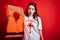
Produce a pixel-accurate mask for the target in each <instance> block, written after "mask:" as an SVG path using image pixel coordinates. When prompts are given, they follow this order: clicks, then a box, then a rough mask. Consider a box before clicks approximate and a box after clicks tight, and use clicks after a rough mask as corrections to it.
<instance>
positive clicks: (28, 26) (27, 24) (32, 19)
mask: <svg viewBox="0 0 60 40" xmlns="http://www.w3.org/2000/svg"><path fill="white" fill-rule="evenodd" d="M40 36H41V39H42V40H44V39H43V35H42V24H41V18H40V17H39V16H38V13H37V8H36V4H35V3H32V2H30V3H29V4H28V8H27V10H26V12H25V20H24V40H40Z"/></svg>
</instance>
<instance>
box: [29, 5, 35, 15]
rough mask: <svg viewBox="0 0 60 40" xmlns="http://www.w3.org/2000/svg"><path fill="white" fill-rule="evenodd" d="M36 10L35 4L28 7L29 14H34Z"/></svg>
mask: <svg viewBox="0 0 60 40" xmlns="http://www.w3.org/2000/svg"><path fill="white" fill-rule="evenodd" d="M34 12H35V7H34V6H33V5H29V7H28V15H29V16H33V14H34Z"/></svg>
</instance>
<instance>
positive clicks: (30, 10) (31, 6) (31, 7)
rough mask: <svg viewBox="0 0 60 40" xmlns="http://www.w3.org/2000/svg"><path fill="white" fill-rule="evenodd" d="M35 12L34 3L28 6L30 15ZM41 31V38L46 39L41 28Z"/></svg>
mask: <svg viewBox="0 0 60 40" xmlns="http://www.w3.org/2000/svg"><path fill="white" fill-rule="evenodd" d="M34 12H35V7H34V6H33V5H30V6H29V7H28V15H29V16H33V14H34ZM39 33H40V36H41V39H42V40H44V39H43V34H42V30H39Z"/></svg>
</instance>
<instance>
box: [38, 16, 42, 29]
mask: <svg viewBox="0 0 60 40" xmlns="http://www.w3.org/2000/svg"><path fill="white" fill-rule="evenodd" d="M38 22H39V24H38V30H42V21H41V18H40V17H38Z"/></svg>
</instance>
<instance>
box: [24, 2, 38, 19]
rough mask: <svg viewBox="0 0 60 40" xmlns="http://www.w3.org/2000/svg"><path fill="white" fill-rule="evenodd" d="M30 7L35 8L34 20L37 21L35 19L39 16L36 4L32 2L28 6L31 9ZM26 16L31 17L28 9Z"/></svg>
mask: <svg viewBox="0 0 60 40" xmlns="http://www.w3.org/2000/svg"><path fill="white" fill-rule="evenodd" d="M30 5H32V6H34V7H35V13H34V14H33V18H34V19H35V18H36V17H37V16H38V13H37V8H36V3H33V2H30V3H29V4H28V7H29V6H30ZM25 15H26V16H29V15H28V8H27V9H26V12H25Z"/></svg>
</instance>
